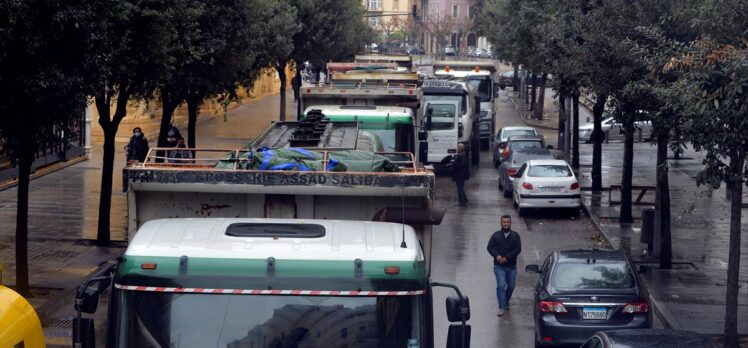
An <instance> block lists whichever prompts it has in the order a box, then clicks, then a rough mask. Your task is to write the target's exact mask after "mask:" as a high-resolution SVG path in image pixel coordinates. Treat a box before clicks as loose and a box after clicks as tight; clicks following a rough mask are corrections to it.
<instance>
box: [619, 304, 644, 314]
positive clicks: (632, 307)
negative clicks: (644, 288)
mask: <svg viewBox="0 0 748 348" xmlns="http://www.w3.org/2000/svg"><path fill="white" fill-rule="evenodd" d="M648 310H649V305H648V304H647V303H646V302H635V303H629V304H627V305H625V306H623V309H621V313H629V314H633V313H647V311H648Z"/></svg>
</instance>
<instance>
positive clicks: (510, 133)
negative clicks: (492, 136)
mask: <svg viewBox="0 0 748 348" xmlns="http://www.w3.org/2000/svg"><path fill="white" fill-rule="evenodd" d="M515 135H535V131H534V130H532V129H511V130H505V131H504V138H506V139H508V138H509V137H511V136H515Z"/></svg>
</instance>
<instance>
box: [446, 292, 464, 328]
mask: <svg viewBox="0 0 748 348" xmlns="http://www.w3.org/2000/svg"><path fill="white" fill-rule="evenodd" d="M464 299H465V303H464V304H463V303H461V302H460V298H459V297H452V296H450V297H447V303H446V304H447V320H449V322H451V323H455V322H459V321H462V320H465V321H467V320H470V300H469V299H468V297H467V296H464ZM463 315H464V316H465V317H464V318H463Z"/></svg>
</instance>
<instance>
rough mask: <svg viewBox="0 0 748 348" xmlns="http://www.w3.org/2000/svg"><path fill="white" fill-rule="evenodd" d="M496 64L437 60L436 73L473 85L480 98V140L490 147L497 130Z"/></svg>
mask: <svg viewBox="0 0 748 348" xmlns="http://www.w3.org/2000/svg"><path fill="white" fill-rule="evenodd" d="M496 71H497V70H496V65H495V64H494V62H493V61H491V60H475V61H436V62H434V73H435V75H436V76H442V77H453V78H456V79H459V80H462V81H466V82H467V83H468V84H469V85H471V86H472V87H473V88H474V89H475V91H476V93H477V94H478V97H479V98H480V116H479V118H478V119H479V120H480V125H479V131H480V141H481V148H482V149H483V150H486V149H488V148H489V147H490V145H491V141H492V140H493V138H494V132H495V131H496V97H497V96H498V90H497V89H496V81H495V79H494V77H495V75H496Z"/></svg>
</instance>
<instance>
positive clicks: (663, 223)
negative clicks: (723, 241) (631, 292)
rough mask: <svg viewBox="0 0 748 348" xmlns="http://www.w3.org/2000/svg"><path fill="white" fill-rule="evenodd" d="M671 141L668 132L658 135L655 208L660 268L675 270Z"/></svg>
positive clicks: (660, 132)
mask: <svg viewBox="0 0 748 348" xmlns="http://www.w3.org/2000/svg"><path fill="white" fill-rule="evenodd" d="M669 141H670V135H669V134H668V130H661V131H659V132H658V135H657V192H656V197H655V208H656V209H657V211H658V213H659V216H660V218H659V221H658V222H659V223H660V226H659V231H660V233H661V237H662V242H661V244H660V268H662V269H671V268H673V247H672V240H671V236H670V184H669V183H668V170H669V168H668V163H667V148H668V142H669ZM656 230H657V229H656Z"/></svg>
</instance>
